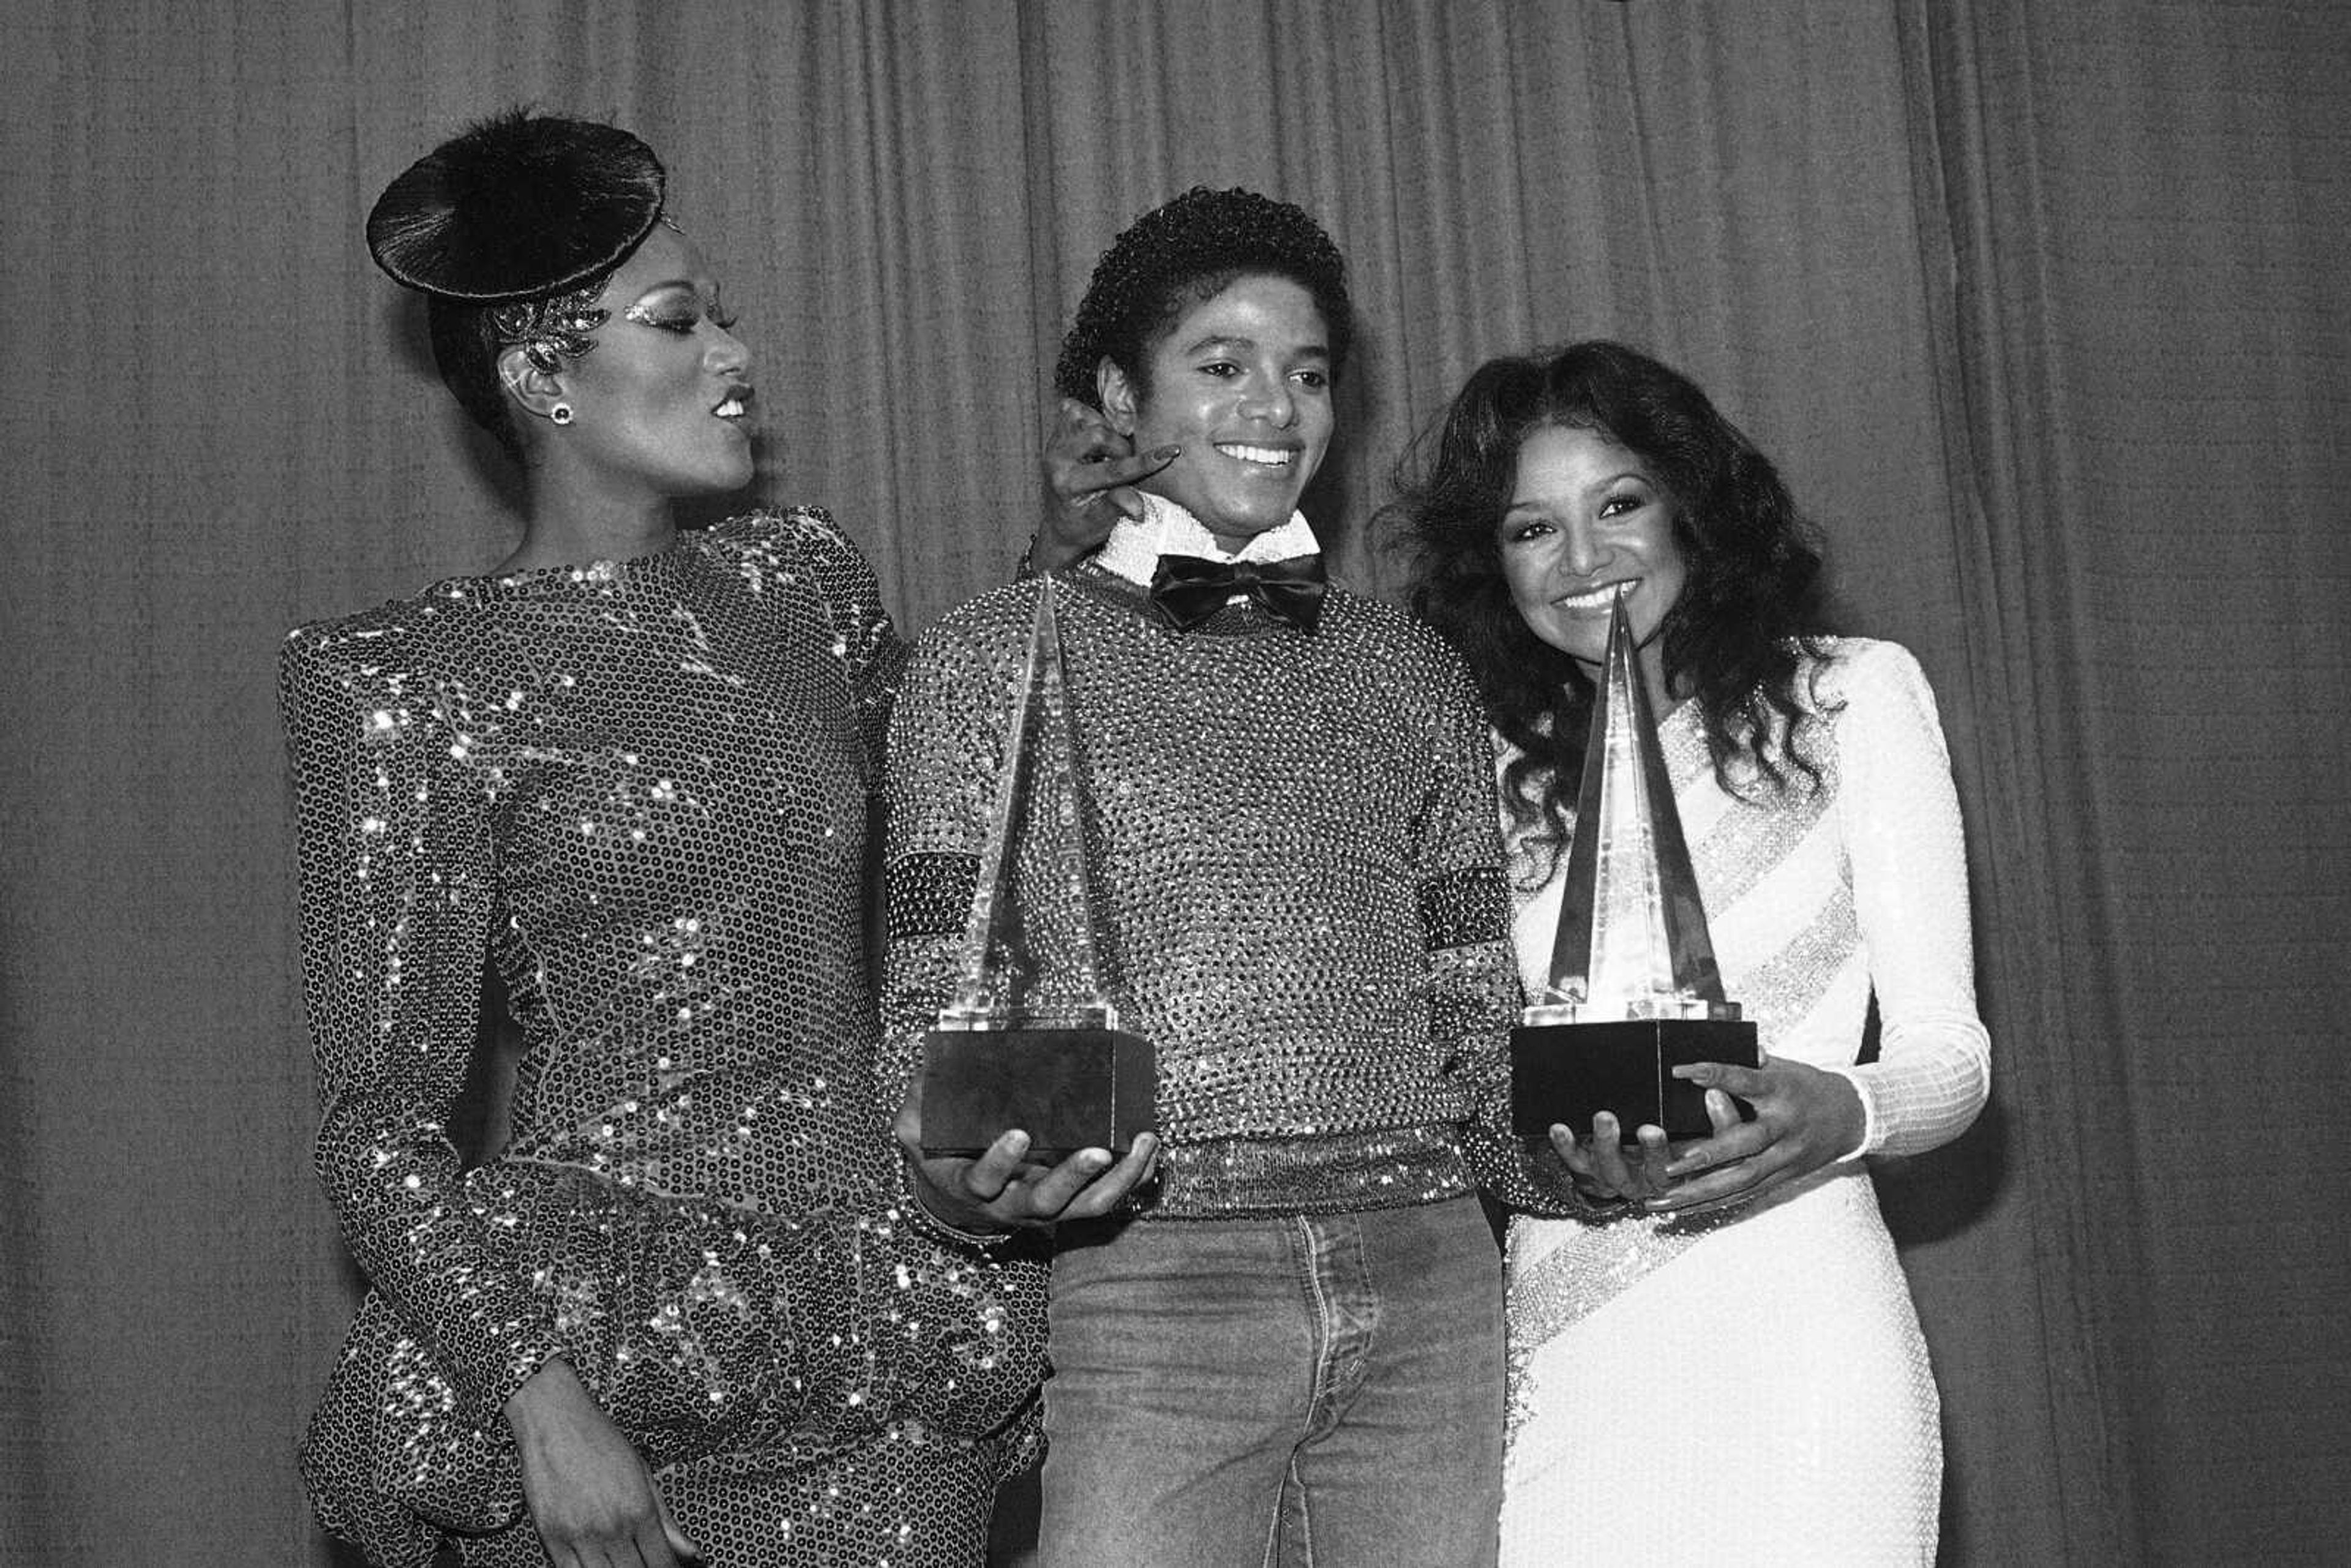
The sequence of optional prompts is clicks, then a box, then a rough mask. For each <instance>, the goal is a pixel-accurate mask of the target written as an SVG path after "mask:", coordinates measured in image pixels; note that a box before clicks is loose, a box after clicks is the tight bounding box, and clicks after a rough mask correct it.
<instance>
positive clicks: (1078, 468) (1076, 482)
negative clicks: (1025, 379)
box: [1032, 398, 1183, 571]
mask: <svg viewBox="0 0 2351 1568" xmlns="http://www.w3.org/2000/svg"><path fill="white" fill-rule="evenodd" d="M1182 452H1183V448H1182V447H1180V446H1160V447H1155V448H1153V449H1152V450H1151V451H1149V452H1143V453H1138V452H1136V451H1135V450H1134V443H1133V442H1132V441H1129V440H1128V439H1127V438H1126V437H1125V436H1123V435H1121V434H1119V433H1118V432H1117V431H1115V430H1113V429H1112V428H1111V424H1110V422H1109V421H1108V420H1107V419H1105V418H1103V417H1102V411H1101V410H1100V409H1097V408H1093V407H1092V406H1090V405H1088V404H1086V403H1082V402H1078V401H1077V400H1076V399H1075V398H1063V399H1062V400H1061V404H1060V406H1059V408H1058V409H1057V411H1056V413H1055V415H1054V420H1053V423H1052V424H1051V426H1050V428H1048V429H1047V431H1046V433H1045V452H1044V459H1043V461H1044V467H1045V482H1046V483H1047V484H1048V485H1049V486H1051V488H1052V492H1053V500H1054V503H1055V504H1054V506H1053V507H1052V509H1051V510H1050V512H1049V513H1048V514H1047V516H1046V518H1045V522H1044V526H1043V527H1042V528H1040V530H1039V532H1038V536H1037V544H1036V549H1035V551H1034V553H1033V557H1032V559H1034V561H1035V564H1036V566H1037V569H1038V570H1040V571H1058V570H1061V568H1062V567H1065V566H1068V565H1069V564H1070V563H1071V562H1072V561H1074V560H1076V559H1078V558H1079V557H1081V556H1082V555H1084V554H1085V553H1086V552H1087V551H1089V550H1091V549H1094V548H1096V547H1097V546H1099V545H1100V544H1101V543H1102V540H1104V539H1106V538H1110V530H1111V529H1112V528H1113V527H1114V526H1115V525H1116V524H1117V522H1118V519H1119V518H1121V517H1142V516H1143V493H1142V492H1141V491H1139V490H1137V489H1135V488H1134V486H1136V485H1138V484H1140V483H1142V482H1143V481H1144V480H1145V479H1148V478H1149V477H1151V476H1153V475H1154V474H1156V473H1158V472H1159V471H1160V470H1161V469H1162V468H1165V467H1166V466H1167V465H1169V464H1170V463H1173V462H1174V461H1175V459H1176V457H1177V456H1178V455H1181V453H1182Z"/></svg>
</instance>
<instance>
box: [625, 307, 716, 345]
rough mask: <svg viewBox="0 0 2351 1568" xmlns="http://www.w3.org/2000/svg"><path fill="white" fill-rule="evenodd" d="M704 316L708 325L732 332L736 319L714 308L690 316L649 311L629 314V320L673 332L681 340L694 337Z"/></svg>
mask: <svg viewBox="0 0 2351 1568" xmlns="http://www.w3.org/2000/svg"><path fill="white" fill-rule="evenodd" d="M705 315H707V316H708V317H709V319H710V324H711V325H712V326H714V327H716V328H717V329H719V330H720V331H722V332H731V331H733V330H734V329H735V323H736V321H737V319H738V318H737V317H736V316H735V315H733V314H732V313H728V314H725V315H722V314H720V313H719V312H718V310H717V309H716V308H712V309H710V310H708V311H696V312H695V314H693V315H691V316H655V315H653V313H652V312H651V311H646V312H643V313H642V314H640V313H636V312H631V313H630V319H632V320H634V321H641V322H643V324H644V325H646V326H648V327H658V328H660V329H662V330H663V331H664V332H674V333H676V334H677V335H678V336H679V337H681V338H690V337H692V336H693V335H694V329H695V328H696V327H699V326H700V325H702V320H703V318H704V316H705Z"/></svg>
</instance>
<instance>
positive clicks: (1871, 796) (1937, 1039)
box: [1835, 643, 1991, 1155]
mask: <svg viewBox="0 0 2351 1568" xmlns="http://www.w3.org/2000/svg"><path fill="white" fill-rule="evenodd" d="M1835 668H1836V670H1837V672H1838V679H1837V693H1838V695H1842V696H1843V698H1844V704H1845V706H1844V711H1843V712H1842V713H1841V714H1839V715H1838V717H1837V758H1838V768H1839V773H1840V777H1841V781H1840V784H1839V789H1838V798H1837V810H1838V813H1839V816H1840V818H1841V825H1842V828H1843V832H1844V843H1845V851H1846V854H1847V856H1848V857H1849V860H1850V862H1851V865H1852V873H1853V890H1854V905H1855V918H1856V920H1857V922H1858V924H1859V926H1860V931H1861V938H1862V943H1863V946H1864V948H1865V952H1866V954H1867V958H1868V965H1869V978H1870V983H1871V985H1872V986H1873V987H1874V988H1875V989H1876V993H1877V1005H1878V1016H1879V1019H1880V1022H1881V1024H1882V1033H1881V1036H1880V1040H1879V1047H1878V1060H1877V1061H1873V1062H1866V1063H1863V1064H1861V1065H1859V1066H1855V1067H1850V1068H1842V1069H1839V1070H1838V1071H1842V1072H1843V1073H1844V1075H1845V1076H1846V1077H1847V1078H1849V1079H1850V1080H1851V1081H1852V1082H1853V1083H1854V1086H1855V1089H1856V1090H1858V1091H1859V1092H1860V1094H1861V1098H1862V1104H1863V1107H1864V1110H1865V1112H1866V1113H1867V1130H1866V1132H1865V1134H1864V1138H1863V1146H1862V1149H1861V1151H1860V1152H1862V1153H1865V1154H1889V1155H1912V1154H1918V1153H1921V1152H1923V1151H1925V1150H1928V1149H1931V1148H1934V1147H1935V1146H1937V1145H1939V1144H1943V1143H1947V1142H1949V1140H1950V1139H1952V1138H1955V1137H1957V1136H1958V1135H1959V1134H1960V1133H1962V1132H1964V1131H1966V1129H1967V1127H1968V1124H1970V1123H1971V1122H1973V1121H1974V1120H1975V1118H1976V1113H1978V1112H1979V1111H1980V1110H1981V1109H1982V1107H1983V1103H1984V1098H1985V1095H1986V1093H1987V1092H1989V1089H1990V1086H1991V1045H1990V1040H1989V1037H1988V1036H1987V1034H1986V1032H1985V1030H1984V1026H1983V1022H1982V1019H1980V1017H1979V1016H1978V1015H1977V1012H1976V997H1975V962H1974V955H1973V951H1972V946H1971V942H1972V938H1971V926H1970V916H1969V904H1968V873H1967V856H1966V851H1965V845H1964V841H1963V836H1962V831H1961V828H1960V823H1959V797H1958V794H1957V792H1956V791H1955V790H1954V789H1953V788H1952V784H1951V768H1950V758H1949V752H1948V750H1947V749H1946V747H1945V746H1944V741H1943V732H1942V727H1941V725H1940V723H1939V721H1938V717H1937V715H1936V710H1935V695H1934V692H1933V691H1932V689H1931V688H1929V687H1928V684H1927V677H1926V675H1925V674H1924V672H1922V671H1921V670H1920V669H1919V667H1918V663H1917V660H1916V659H1915V658H1913V657H1912V656H1911V655H1910V653H1908V652H1907V650H1905V649H1903V648H1900V647H1897V646H1896V645H1894V644H1892V643H1869V644H1862V645H1860V646H1859V648H1858V651H1857V654H1856V656H1854V657H1850V658H1846V659H1841V660H1839V661H1838V663H1837V664H1836V666H1835Z"/></svg>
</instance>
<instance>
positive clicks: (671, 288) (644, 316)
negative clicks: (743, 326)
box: [621, 283, 735, 337]
mask: <svg viewBox="0 0 2351 1568" xmlns="http://www.w3.org/2000/svg"><path fill="white" fill-rule="evenodd" d="M705 315H706V316H708V317H709V318H710V320H711V322H712V324H713V325H715V326H717V327H720V328H726V327H732V326H733V325H734V324H735V318H734V317H732V316H730V315H728V314H727V313H726V309H725V308H724V307H723V306H721V305H720V304H719V302H718V291H717V290H716V289H715V288H714V289H712V290H711V292H710V304H709V307H708V308H707V309H705V308H704V306H703V302H702V295H701V292H700V291H699V290H698V289H696V288H695V287H694V286H693V285H692V284H689V283H664V284H659V285H657V286H655V287H653V288H651V289H648V290H646V292H645V294H644V297H643V298H640V299H639V300H637V301H636V303H634V304H633V305H631V306H630V307H629V308H627V309H625V310H623V311H622V312H621V317H622V319H623V320H628V321H634V322H635V323H636V324H637V325H639V326H640V327H657V328H659V329H662V330H663V331H664V332H675V333H677V334H678V335H679V336H681V337H683V336H684V335H686V334H688V333H691V332H692V331H693V330H694V329H695V327H697V326H699V325H700V324H701V322H702V319H703V318H704V317H705Z"/></svg>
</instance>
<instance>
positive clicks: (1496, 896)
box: [883, 566, 1552, 1218]
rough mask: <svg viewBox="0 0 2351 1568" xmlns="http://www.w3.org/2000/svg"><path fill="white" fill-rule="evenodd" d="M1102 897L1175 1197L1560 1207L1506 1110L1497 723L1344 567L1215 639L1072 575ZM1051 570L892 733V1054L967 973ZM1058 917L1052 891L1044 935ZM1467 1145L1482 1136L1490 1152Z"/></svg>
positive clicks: (1218, 1209)
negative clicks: (1475, 1195)
mask: <svg viewBox="0 0 2351 1568" xmlns="http://www.w3.org/2000/svg"><path fill="white" fill-rule="evenodd" d="M1057 581H1059V582H1061V584H1062V585H1063V587H1062V591H1061V593H1060V594H1059V598H1058V604H1059V610H1058V614H1059V619H1060V625H1061V637H1062V641H1063V644H1064V650H1065V667H1066V669H1067V673H1068V683H1069V692H1070V696H1069V704H1070V710H1071V715H1072V719H1073V726H1074V732H1075V738H1074V743H1073V744H1074V747H1075V756H1076V766H1075V769H1074V771H1075V773H1076V775H1077V776H1079V777H1080V778H1081V779H1082V785H1083V792H1084V804H1083V808H1082V820H1083V821H1084V824H1085V830H1086V831H1087V834H1088V838H1087V843H1088V845H1089V850H1090V853H1091V856H1092V870H1091V875H1092V879H1093V881H1092V886H1091V887H1090V889H1089V905H1090V910H1091V916H1092V923H1093V925H1094V927H1095V932H1096V940H1097V943H1098V946H1099V952H1100V962H1101V964H1102V971H1103V984H1104V988H1105V989H1106V991H1107V992H1108V994H1109V997H1110V999H1111V1000H1112V1001H1113V1003H1114V1004H1115V1005H1116V1006H1117V1008H1118V1009H1119V1012H1120V1017H1121V1020H1122V1027H1124V1028H1128V1029H1131V1030H1136V1031H1138V1032H1140V1033H1142V1034H1144V1035H1145V1036H1147V1037H1148V1038H1149V1039H1150V1040H1152V1042H1153V1044H1154V1046H1155V1050H1156V1052H1157V1058H1158V1064H1159V1088H1158V1123H1159V1130H1160V1132H1161V1134H1163V1137H1164V1139H1165V1155H1164V1156H1163V1160H1162V1176H1161V1178H1160V1181H1159V1183H1158V1187H1157V1190H1156V1191H1155V1193H1154V1194H1152V1195H1150V1196H1149V1197H1148V1198H1147V1199H1146V1202H1145V1206H1144V1213H1145V1214H1146V1215H1156V1216H1162V1217H1169V1218H1177V1217H1204V1216H1217V1215H1241V1214H1280V1213H1311V1212H1330V1211H1336V1210H1344V1209H1362V1208H1374V1207H1391V1206H1397V1205H1404V1204H1410V1203H1420V1202H1428V1201H1434V1200H1436V1199H1437V1198H1441V1197H1449V1196H1453V1195H1456V1194H1458V1193H1461V1192H1464V1191H1467V1190H1468V1187H1469V1186H1470V1185H1471V1183H1472V1182H1473V1181H1475V1180H1477V1179H1479V1178H1481V1177H1482V1178H1483V1179H1486V1180H1487V1181H1489V1183H1493V1184H1495V1185H1498V1186H1500V1187H1502V1189H1503V1190H1504V1191H1505V1192H1506V1193H1509V1194H1510V1195H1511V1196H1513V1197H1518V1198H1520V1200H1521V1201H1532V1202H1536V1203H1539V1204H1541V1206H1543V1207H1552V1204H1551V1202H1550V1200H1548V1199H1546V1198H1543V1197H1541V1196H1540V1195H1538V1194H1537V1193H1536V1192H1534V1191H1533V1190H1532V1189H1531V1187H1530V1185H1529V1183H1528V1182H1527V1180H1526V1179H1525V1173H1524V1172H1522V1171H1521V1170H1520V1156H1519V1152H1518V1145H1516V1144H1515V1143H1513V1142H1511V1141H1510V1140H1509V1139H1508V1138H1507V1137H1505V1136H1503V1135H1502V1133H1501V1129H1502V1128H1503V1127H1504V1126H1506V1125H1507V1101H1508V1069H1507V1062H1506V1058H1505V1053H1504V1050H1503V1042H1504V1040H1505V1037H1506V1031H1507V1029H1508V1027H1509V1025H1510V1023H1511V1022H1513V1021H1515V1019H1516V1009H1517V1006H1518V989H1517V981H1516V978H1515V977H1514V976H1513V974H1512V972H1511V969H1510V956H1509V946H1508V933H1509V922H1510V898H1509V892H1508V889H1507V886H1506V884H1505V883H1504V880H1503V877H1502V874H1501V872H1500V870H1499V867H1500V864H1501V846H1500V842H1499V833H1498V832H1497V830H1496V822H1495V816H1494V805H1493V794H1492V785H1491V780H1490V779H1489V774H1488V768H1489V758H1488V754H1487V750H1486V741H1485V730H1484V727H1483V723H1482V721H1481V720H1480V718H1479V713H1478V707H1477V702H1476V695H1475V693H1474V691H1473V690H1472V689H1471V687H1470V685H1469V682H1468V675H1467V674H1466V672H1464V671H1463V669H1462V668H1461V667H1460V664H1459V663H1458V660H1457V659H1456V658H1455V656H1454V655H1453V653H1451V651H1450V650H1449V649H1447V648H1446V647H1445V646H1444V645H1443V644H1442V643H1440V642H1439V640H1438V639H1437V636H1436V635H1435V633H1434V632H1430V631H1428V630H1427V629H1426V628H1425V627H1423V626H1422V625H1421V624H1420V623H1418V622H1415V621H1414V620H1412V619H1411V618H1410V617H1408V616H1406V615H1405V614H1404V613H1403V612H1400V611H1398V610H1395V609H1394V608H1393V607H1391V606H1388V605H1385V604H1382V603H1380V602H1378V601H1374V600H1368V599H1364V598H1360V597H1357V596H1356V595H1353V594H1352V593H1349V592H1347V591H1343V590H1341V589H1336V588H1334V589H1333V590H1332V591H1331V594H1330V596H1329V599H1328V601H1327V602H1326V608H1325V610H1324V612H1323V616H1322V626H1321V629H1320V630H1319V631H1318V632H1314V633H1312V634H1308V633H1304V632H1299V631H1297V630H1296V629H1294V628H1292V627H1290V626H1289V625H1287V624H1285V623H1283V622H1278V621H1276V620H1274V619H1273V618H1271V617H1270V616H1269V615H1268V614H1266V613H1265V612H1263V611H1262V610H1260V609H1259V608H1258V607H1256V606H1255V605H1253V604H1249V603H1246V602H1242V603H1236V604H1233V605H1228V606H1227V607H1226V608H1224V609H1223V610H1221V611H1219V612H1217V614H1216V615H1215V616H1214V617H1213V618H1212V619H1211V620H1209V621H1208V622H1207V623H1205V624H1204V625H1202V626H1200V627H1199V628H1197V629H1196V630H1194V631H1193V632H1188V633H1185V632H1175V631H1172V630H1171V629H1169V628H1168V627H1167V626H1166V625H1165V624H1164V623H1163V622H1161V621H1160V620H1159V619H1158V618H1157V617H1156V616H1155V614H1154V613H1153V612H1151V609H1150V607H1149V604H1148V602H1147V601H1146V600H1145V599H1144V595H1143V592H1142V591H1141V590H1140V589H1138V588H1136V587H1135V586H1134V585H1133V584H1132V583H1130V582H1128V581H1126V580H1123V579H1121V578H1119V577H1116V576H1113V575H1112V574H1111V573H1109V572H1107V571H1104V570H1102V569H1100V568H1099V567H1098V566H1088V567H1085V568H1081V569H1079V570H1076V571H1074V572H1072V573H1071V574H1068V575H1066V576H1064V577H1062V578H1060V579H1057ZM1039 592H1040V587H1039V585H1038V584H1037V583H1034V582H1025V583H1018V584H1014V585H1012V586H1011V587H1008V588H1005V589H1001V590H998V591H994V592H991V593H987V594H984V595H982V596H981V597H980V598H978V599H977V600H974V601H971V602H969V603H967V604H966V605H965V606H963V607H962V608H961V609H959V610H957V611H956V612H954V613H953V614H951V615H949V616H948V617H947V618H946V620H945V621H943V622H940V623H939V624H938V625H937V626H936V627H935V628H933V629H932V630H931V631H930V632H927V633H925V636H924V638H923V639H922V642H921V643H920V645H919V646H918V648H917V650H916V653H915V655H914V663H913V664H912V666H911V668H910V669H909V671H908V674H907V680H906V685H905V689H904V694H903V695H902V696H901V698H900V702H899V706H898V710H897V715H896V718H895V721H894V723H893V728H892V731H891V740H890V799H891V821H890V831H889V839H888V849H887V853H886V862H885V864H886V870H885V881H886V887H887V894H888V908H889V923H890V937H891V942H890V953H889V967H888V977H887V981H886V985H885V993H884V1007H883V1013H884V1020H885V1036H886V1039H887V1041H888V1045H887V1048H886V1049H887V1060H888V1062H889V1064H891V1065H894V1067H895V1070H896V1071H898V1072H899V1073H901V1074H904V1073H910V1072H912V1071H914V1066H915V1063H916V1061H917V1060H918V1058H919V1051H920V1038H921V1033H922V1030H924V1029H925V1028H926V1027H928V1026H929V1025H930V1024H931V1023H932V1022H933V1021H934V1020H935V1015H936V1013H937V1011H938V1009H939V1007H940V1005H941V1003H942V1002H943V1001H944V1000H946V998H947V995H948V992H949V989H950V988H951V985H952V982H953V978H954V976H955V972H956V958H957V955H958V952H959V949H960V946H961V943H962V940H963V936H964V926H965V919H966V915H967V912H968V910H969V908H970V901H971V894H972V888H973V884H974V882H975V879H976V872H977V854H978V852H979V850H980V848H981V846H982V843H983V841H984V837H985V833H986V831H987V819H988V813H989V810H990V806H991V802H992V801H993V800H994V798H995V792H996V789H997V787H998V778H999V775H1000V773H1001V771H1002V768H1003V765H1004V761H1005V740H1006V732H1007V727H1008V716H1009V714H1010V711H1011V708H1012V705H1013V702H1014V699H1015V696H1016V695H1017V694H1018V693H1019V690H1020V681H1021V678H1022V673H1023V667H1024V665H1023V661H1024V658H1025V654H1026V652H1027V648H1028V643H1029V627H1030V621H1031V617H1032V615H1033V613H1034V610H1035V607H1036V603H1037V596H1038V594H1039ZM1054 914H1055V912H1054V911H1050V910H1047V911H1041V912H1040V911H1033V910H1032V911H1030V912H1029V915H1030V917H1031V918H1036V919H1040V921H1041V922H1042V923H1043V924H1044V925H1046V926H1047V927H1048V931H1047V935H1046V937H1045V940H1046V942H1047V944H1048V955H1047V956H1046V957H1045V958H1043V959H1042V960H1040V966H1039V967H1040V969H1043V968H1050V967H1052V965H1053V963H1054V962H1055V960H1054V959H1053V958H1052V957H1051V956H1050V942H1051V936H1050V925H1051V919H1052V916H1053V915H1054ZM1465 1156H1466V1159H1465Z"/></svg>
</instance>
